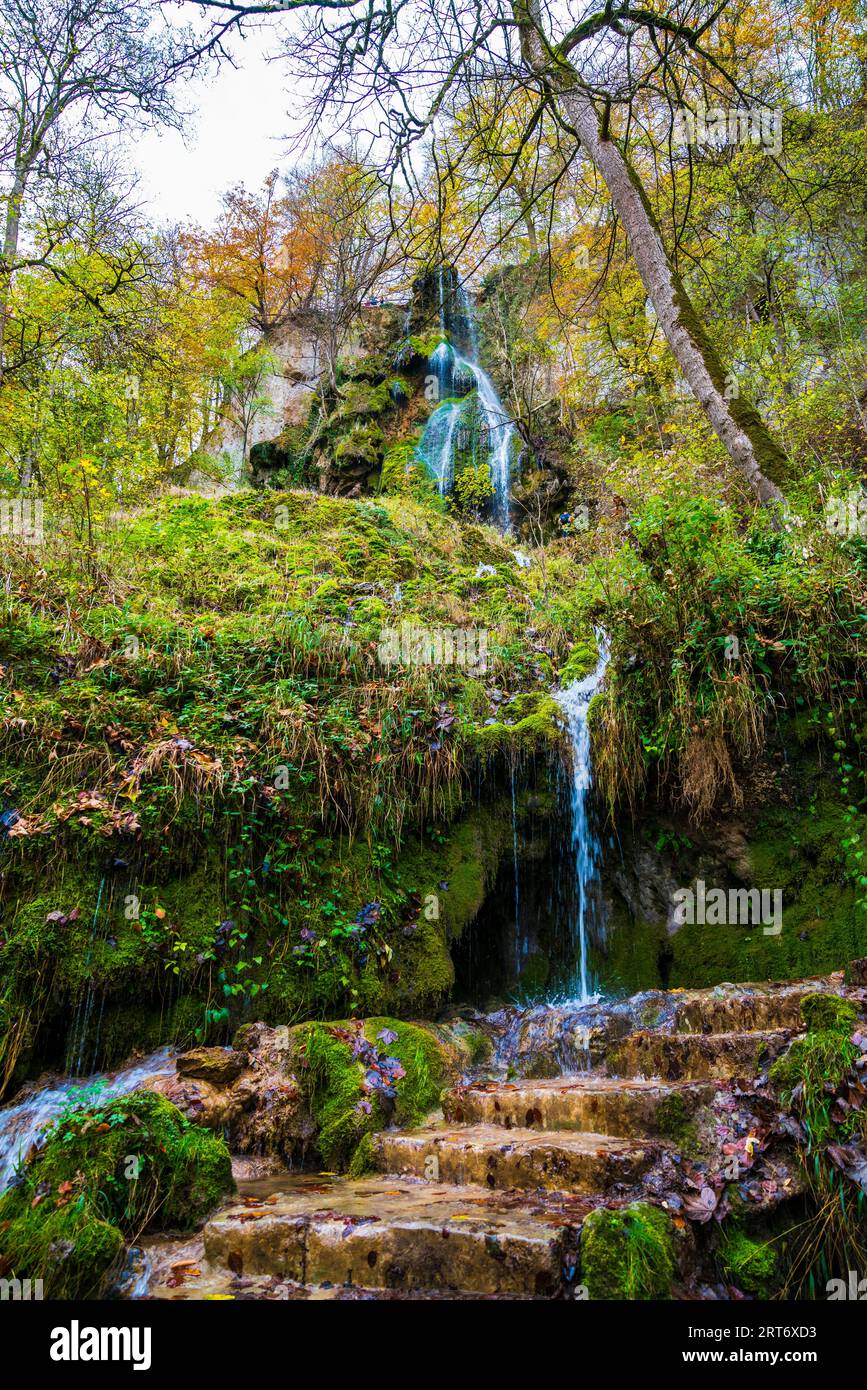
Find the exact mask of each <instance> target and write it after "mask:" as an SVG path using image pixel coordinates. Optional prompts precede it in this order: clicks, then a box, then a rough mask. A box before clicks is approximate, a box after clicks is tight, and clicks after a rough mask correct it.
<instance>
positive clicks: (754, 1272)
mask: <svg viewBox="0 0 867 1390" xmlns="http://www.w3.org/2000/svg"><path fill="white" fill-rule="evenodd" d="M720 1262H721V1264H722V1267H723V1272H724V1274H725V1277H726V1282H727V1283H730V1284H735V1285H736V1286H737V1287H738V1288H739V1289H742V1290H743V1292H744V1293H749V1294H752V1295H753V1296H754V1297H756V1298H770V1297H771V1295H772V1293H773V1291H774V1288H775V1283H776V1274H777V1264H778V1254H777V1251H776V1250H775V1249H774V1248H773V1246H772V1245H771V1244H770V1243H769V1242H767V1241H758V1240H753V1239H752V1238H751V1237H750V1236H748V1235H747V1234H746V1232H745V1231H743V1230H741V1229H740V1228H739V1227H738V1226H734V1227H731V1228H729V1227H728V1226H727V1227H726V1228H725V1234H724V1238H723V1242H722V1246H721V1249H720Z"/></svg>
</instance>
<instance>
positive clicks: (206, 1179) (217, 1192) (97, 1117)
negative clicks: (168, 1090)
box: [0, 1091, 234, 1298]
mask: <svg viewBox="0 0 867 1390" xmlns="http://www.w3.org/2000/svg"><path fill="white" fill-rule="evenodd" d="M233 1188H234V1182H233V1180H232V1165H231V1159H230V1156H229V1151H228V1149H227V1148H226V1145H225V1144H224V1142H223V1140H222V1139H218V1138H216V1137H215V1136H214V1135H213V1134H210V1133H208V1131H207V1130H204V1129H202V1128H200V1127H199V1126H198V1125H193V1124H190V1123H189V1121H187V1120H186V1119H185V1118H184V1117H183V1115H182V1114H181V1113H180V1111H179V1110H178V1109H177V1108H176V1107H175V1106H174V1105H172V1104H171V1103H170V1102H169V1101H168V1100H166V1099H165V1098H164V1097H162V1096H159V1095H155V1094H153V1093H151V1092H144V1091H142V1092H133V1093H132V1094H131V1095H128V1096H124V1097H122V1098H120V1099H118V1100H113V1101H110V1102H108V1103H107V1104H106V1105H104V1106H99V1105H98V1104H94V1102H93V1100H92V1099H90V1100H89V1101H88V1102H84V1103H83V1104H82V1105H80V1106H75V1105H73V1107H71V1108H70V1110H69V1111H68V1112H67V1113H65V1114H63V1115H61V1116H60V1117H59V1118H58V1119H57V1120H56V1121H55V1122H54V1124H53V1125H52V1127H51V1128H50V1130H49V1131H48V1134H47V1137H46V1140H45V1143H44V1145H43V1147H42V1148H41V1149H40V1150H39V1151H38V1152H37V1153H35V1154H34V1155H33V1156H31V1158H30V1159H29V1160H28V1162H27V1163H26V1164H25V1166H24V1168H23V1169H22V1170H21V1172H20V1174H19V1178H18V1181H17V1182H16V1184H15V1185H14V1186H13V1187H11V1188H10V1189H9V1190H8V1191H7V1192H6V1193H4V1194H3V1196H2V1197H0V1251H2V1254H0V1261H2V1263H3V1267H4V1273H8V1274H9V1275H11V1276H12V1277H15V1278H20V1279H24V1278H40V1279H42V1280H43V1283H44V1287H45V1292H46V1294H47V1296H48V1297H50V1298H74V1297H97V1296H99V1295H100V1294H104V1293H105V1291H106V1289H107V1287H108V1285H109V1283H110V1282H111V1279H112V1277H113V1276H114V1275H115V1274H116V1273H117V1271H118V1266H119V1262H120V1259H121V1257H122V1255H123V1251H124V1247H125V1244H126V1243H127V1241H131V1240H134V1239H136V1238H137V1237H138V1236H139V1235H140V1234H141V1233H142V1232H143V1231H145V1230H148V1229H150V1230H165V1229H175V1228H177V1229H182V1230H185V1229H189V1228H191V1227H194V1226H196V1225H197V1224H198V1223H199V1222H201V1221H202V1220H203V1219H204V1217H205V1216H206V1215H207V1214H208V1212H209V1211H210V1210H211V1209H212V1208H213V1207H214V1206H216V1205H217V1203H218V1202H219V1201H220V1200H221V1199H222V1198H223V1197H224V1196H225V1195H226V1194H227V1193H228V1192H231V1191H232V1190H233Z"/></svg>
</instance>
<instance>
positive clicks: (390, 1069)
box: [295, 1018, 454, 1174]
mask: <svg viewBox="0 0 867 1390" xmlns="http://www.w3.org/2000/svg"><path fill="white" fill-rule="evenodd" d="M295 1036H296V1046H297V1047H298V1053H299V1057H300V1060H301V1067H300V1068H299V1079H300V1080H301V1083H302V1085H303V1086H304V1088H305V1095H306V1099H307V1104H308V1106H309V1108H310V1113H311V1115H312V1116H313V1119H314V1121H315V1122H316V1126H317V1130H318V1135H317V1140H316V1143H317V1148H318V1150H319V1153H320V1154H321V1156H322V1159H323V1161H324V1162H325V1164H326V1165H327V1166H328V1167H329V1168H331V1169H335V1170H338V1169H345V1168H349V1170H350V1172H352V1173H354V1174H359V1173H361V1172H364V1171H366V1170H367V1168H368V1167H369V1166H371V1162H372V1158H371V1153H372V1151H371V1148H370V1139H369V1136H370V1134H371V1133H372V1132H374V1131H375V1130H378V1129H383V1128H384V1127H385V1126H386V1125H389V1124H401V1125H404V1126H406V1127H407V1128H413V1127H415V1126H417V1125H419V1124H421V1123H422V1121H423V1120H424V1118H425V1116H426V1115H428V1114H429V1113H430V1111H431V1110H433V1109H435V1108H436V1107H437V1106H438V1105H439V1102H440V1096H441V1094H442V1090H443V1087H444V1086H445V1084H446V1081H447V1080H448V1077H449V1071H450V1067H451V1066H452V1065H453V1062H454V1059H453V1058H450V1057H449V1055H448V1052H447V1050H446V1048H445V1047H444V1045H443V1044H442V1042H441V1041H440V1040H439V1039H438V1038H436V1037H435V1036H434V1035H433V1033H431V1032H429V1031H428V1030H427V1029H426V1028H422V1027H419V1026H418V1025H416V1024H412V1023H401V1022H400V1021H398V1020H397V1019H390V1018H369V1019H366V1020H364V1022H363V1023H359V1022H357V1021H354V1022H352V1023H348V1024H345V1023H335V1024H323V1023H310V1024H302V1025H301V1026H300V1027H299V1028H298V1029H296V1030H295Z"/></svg>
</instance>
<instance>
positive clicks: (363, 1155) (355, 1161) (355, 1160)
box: [346, 1134, 376, 1178]
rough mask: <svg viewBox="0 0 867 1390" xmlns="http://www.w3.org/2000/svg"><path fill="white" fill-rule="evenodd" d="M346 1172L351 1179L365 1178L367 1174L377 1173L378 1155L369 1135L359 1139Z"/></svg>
mask: <svg viewBox="0 0 867 1390" xmlns="http://www.w3.org/2000/svg"><path fill="white" fill-rule="evenodd" d="M346 1171H347V1173H348V1174H349V1176H350V1177H351V1178H363V1177H364V1176H365V1174H367V1173H375V1172H376V1154H375V1152H374V1148H373V1140H372V1139H371V1137H370V1135H369V1134H363V1135H362V1136H361V1138H360V1139H359V1141H358V1144H357V1145H356V1148H355V1152H354V1154H353V1155H352V1158H351V1159H350V1160H349V1167H348V1168H347V1170H346Z"/></svg>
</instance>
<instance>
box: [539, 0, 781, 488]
mask: <svg viewBox="0 0 867 1390" xmlns="http://www.w3.org/2000/svg"><path fill="white" fill-rule="evenodd" d="M514 12H515V17H516V19H517V20H518V23H519V25H520V28H521V39H522V51H523V55H524V58H525V61H526V62H527V63H528V65H529V66H530V67H531V68H532V69H533V71H534V72H536V73H537V74H538V75H539V76H543V75H544V77H545V80H546V83H548V84H549V85H550V86H551V87H552V88H554V89H555V90H556V92H557V96H558V103H559V106H560V109H561V111H562V112H563V114H564V116H565V117H566V119H567V120H568V122H569V124H570V125H571V127H572V128H573V130H574V131H575V132H576V134H577V135H578V137H579V139H580V141H581V144H582V146H583V148H584V150H585V152H586V154H587V155H588V156H589V158H590V159H591V160H592V161H593V164H594V165H595V167H596V169H597V170H598V171H599V173H600V174H601V176H602V178H603V180H604V182H605V185H606V187H607V189H608V192H609V194H610V196H611V201H612V204H613V205H614V208H615V211H616V212H617V215H618V217H619V218H620V221H621V223H622V224H623V228H624V231H625V232H626V235H627V238H628V240H629V246H630V250H631V252H632V256H633V258H634V260H635V265H636V267H637V269H638V273H639V275H640V276H641V282H642V284H643V285H644V289H645V291H646V293H647V297H648V299H649V300H650V302H651V304H652V305H653V308H654V311H655V313H656V317H657V319H658V320H659V324H660V327H661V328H662V331H663V332H664V334H665V337H666V340H667V342H668V345H669V347H670V348H671V351H672V353H673V354H674V357H675V359H676V361H677V364H678V366H679V367H680V370H681V372H682V373H683V375H684V378H685V379H686V381H687V382H688V384H689V386H690V388H691V390H692V392H693V394H694V396H695V398H696V400H697V401H698V403H699V405H700V406H701V407H702V410H703V411H704V413H705V415H706V416H707V418H708V420H709V421H710V424H711V425H712V426H713V429H714V430H715V432H716V434H717V435H718V436H719V438H720V439H721V440H722V443H723V444H724V445H725V447H726V449H727V450H728V453H729V456H730V457H731V459H732V461H733V463H734V464H735V465H736V466H737V467H738V468H739V469H740V471H741V473H742V474H743V475H744V477H745V478H746V480H747V482H748V483H749V485H750V487H751V488H752V490H753V492H754V493H755V494H756V496H757V497H758V498H759V499H760V500H761V501H762V502H763V503H773V502H780V501H781V500H782V496H783V494H782V492H781V490H780V488H781V485H782V484H783V483H784V482H785V479H786V476H787V473H788V461H787V459H786V455H785V453H784V452H783V450H782V449H781V448H780V446H779V444H778V443H777V442H776V440H775V439H774V437H773V435H772V434H771V432H770V430H769V429H768V428H767V426H766V425H765V424H764V422H763V420H762V419H761V417H760V415H759V413H758V411H757V410H756V408H755V406H753V405H752V404H751V403H750V402H749V401H747V400H745V399H744V398H743V397H742V396H741V395H740V393H739V390H738V387H737V383H736V381H735V380H734V378H733V377H731V376H730V377H728V378H727V377H726V373H725V372H724V370H723V367H722V363H721V362H720V359H719V356H718V354H717V351H716V349H715V348H714V345H713V343H712V342H711V340H710V338H709V337H708V335H707V332H706V331H705V329H704V327H703V325H702V323H701V320H700V319H699V317H698V315H697V313H696V311H695V309H694V307H693V305H692V303H691V301H690V298H689V295H688V294H687V292H686V290H685V288H684V285H683V282H682V281H681V279H680V277H679V276H678V274H677V272H676V270H675V268H674V266H673V265H672V262H671V258H670V256H669V254H668V251H667V250H666V247H665V242H664V240H663V236H662V232H661V230H660V227H659V224H658V222H657V221H656V218H655V217H654V214H653V210H652V209H651V207H650V204H649V202H648V199H647V195H646V194H645V192H644V189H643V188H642V186H641V182H640V180H639V178H638V176H637V174H636V173H635V170H634V169H633V168H632V167H631V165H630V164H629V161H628V160H627V158H626V157H625V156H624V154H623V153H622V151H621V150H620V148H619V146H618V144H617V142H616V141H615V140H613V139H612V138H611V137H610V134H603V131H602V128H601V123H600V118H599V113H598V111H597V109H596V106H595V104H594V102H593V100H592V99H591V98H590V97H589V96H588V95H587V93H586V91H585V90H584V89H583V87H582V86H581V83H580V77H579V74H578V72H577V70H576V69H575V68H574V67H573V66H572V65H571V64H570V63H569V62H567V61H565V60H564V59H563V58H562V57H561V56H559V55H557V56H555V55H554V53H553V51H552V49H551V47H550V45H549V44H548V42H547V40H546V39H545V37H544V32H543V28H542V21H541V12H540V9H539V6H538V2H537V0H514Z"/></svg>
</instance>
